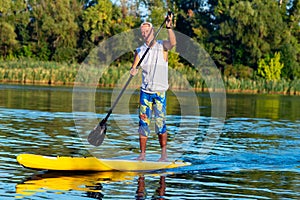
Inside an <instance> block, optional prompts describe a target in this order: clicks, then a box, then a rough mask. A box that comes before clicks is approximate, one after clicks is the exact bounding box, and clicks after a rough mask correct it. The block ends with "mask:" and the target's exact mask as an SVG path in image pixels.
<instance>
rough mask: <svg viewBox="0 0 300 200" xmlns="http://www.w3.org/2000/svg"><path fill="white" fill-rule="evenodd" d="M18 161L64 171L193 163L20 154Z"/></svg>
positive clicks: (159, 166) (159, 167) (140, 167)
mask: <svg viewBox="0 0 300 200" xmlns="http://www.w3.org/2000/svg"><path fill="white" fill-rule="evenodd" d="M17 161H18V163H19V164H21V165H23V166H24V167H27V168H31V169H39V170H64V171H116V170H117V171H154V170H159V169H170V168H176V167H183V166H188V165H191V163H189V162H177V161H176V162H155V161H139V160H121V159H97V158H95V157H59V156H58V157H50V156H42V155H34V154H20V155H18V156H17Z"/></svg>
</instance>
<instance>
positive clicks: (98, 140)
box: [87, 123, 106, 146]
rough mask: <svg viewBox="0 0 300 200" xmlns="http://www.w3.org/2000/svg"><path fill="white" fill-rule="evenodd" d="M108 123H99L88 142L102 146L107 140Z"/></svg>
mask: <svg viewBox="0 0 300 200" xmlns="http://www.w3.org/2000/svg"><path fill="white" fill-rule="evenodd" d="M105 134H106V123H99V124H98V125H97V126H96V128H94V130H92V131H91V133H90V134H89V136H88V139H87V140H88V142H89V143H90V144H91V145H94V146H100V145H101V144H102V142H103V140H104V138H105Z"/></svg>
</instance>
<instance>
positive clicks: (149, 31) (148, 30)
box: [141, 24, 154, 44]
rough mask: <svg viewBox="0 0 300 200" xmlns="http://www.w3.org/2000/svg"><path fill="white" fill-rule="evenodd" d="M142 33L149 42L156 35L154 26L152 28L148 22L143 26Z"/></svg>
mask: <svg viewBox="0 0 300 200" xmlns="http://www.w3.org/2000/svg"><path fill="white" fill-rule="evenodd" d="M141 33H142V37H143V38H144V40H145V42H146V43H147V44H149V43H150V42H151V40H152V39H153V37H154V34H153V28H151V27H150V25H148V24H144V25H143V26H141Z"/></svg>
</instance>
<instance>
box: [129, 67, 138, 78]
mask: <svg viewBox="0 0 300 200" xmlns="http://www.w3.org/2000/svg"><path fill="white" fill-rule="evenodd" d="M138 72H139V70H138V69H137V68H134V67H131V69H130V74H131V75H132V76H135V75H136V74H137V73H138Z"/></svg>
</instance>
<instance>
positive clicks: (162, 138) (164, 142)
mask: <svg viewBox="0 0 300 200" xmlns="http://www.w3.org/2000/svg"><path fill="white" fill-rule="evenodd" d="M158 139H159V144H160V147H161V157H160V159H159V160H158V161H167V140H168V134H167V132H165V133H163V134H159V135H158Z"/></svg>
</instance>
